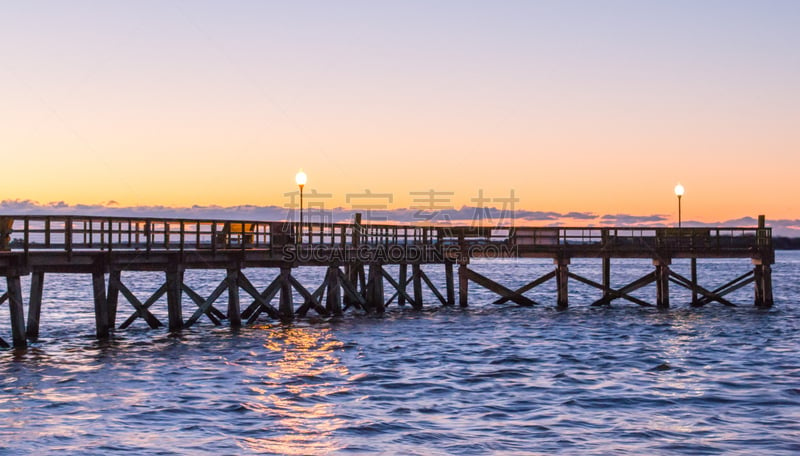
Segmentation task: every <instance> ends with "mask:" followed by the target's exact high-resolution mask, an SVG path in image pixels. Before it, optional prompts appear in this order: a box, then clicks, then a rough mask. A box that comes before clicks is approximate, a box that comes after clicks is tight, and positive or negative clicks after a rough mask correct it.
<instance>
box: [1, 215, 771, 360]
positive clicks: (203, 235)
mask: <svg viewBox="0 0 800 456" xmlns="http://www.w3.org/2000/svg"><path fill="white" fill-rule="evenodd" d="M486 257H488V258H500V257H518V258H551V259H552V260H553V264H554V268H553V270H552V271H551V272H548V273H547V274H545V275H543V276H541V277H538V278H535V279H534V280H532V281H531V282H529V283H528V284H527V285H525V286H523V287H520V288H517V289H511V288H508V287H506V286H504V285H502V284H501V283H498V282H497V281H495V280H493V279H492V278H489V277H486V276H484V275H481V274H479V273H478V272H476V271H474V270H473V269H470V267H469V265H470V260H471V259H472V258H486ZM572 258H597V259H600V260H601V267H602V283H598V282H595V281H593V280H590V279H587V278H585V277H582V276H580V275H578V274H575V273H573V272H572V271H570V269H569V265H570V260H571V259H572ZM614 258H644V259H650V260H652V264H653V268H652V270H649V271H647V272H645V273H643V275H642V276H641V277H640V278H638V279H636V280H634V281H632V282H631V283H629V284H627V285H625V286H622V287H619V288H612V287H611V259H614ZM679 258H689V259H691V273H690V275H689V277H685V276H683V275H681V274H678V273H676V272H675V271H674V270H672V269H671V268H670V265H671V263H672V260H674V259H679ZM705 258H743V259H749V260H751V263H752V265H753V269H752V271H749V272H748V273H746V274H743V275H741V276H738V277H735V278H732V279H731V280H730V281H729V282H727V283H726V284H725V285H723V286H719V287H716V288H714V289H707V288H705V287H703V286H701V285H700V284H698V281H697V277H698V276H697V260H698V259H705ZM772 264H774V249H773V245H772V231H771V229H770V228H768V227H766V226H765V224H764V217H763V216H761V217H760V218H759V226H758V227H749V228H722V227H719V228H646V227H605V228H597V227H557V228H555V227H553V228H550V227H548V228H534V227H473V226H418V225H395V224H365V223H362V222H361V217H360V215H358V214H357V215H356V217H355V220H354V221H353V223H339V224H320V223H303V224H298V223H289V222H264V221H247V220H244V221H228V220H191V219H161V218H158V219H157V218H125V217H83V216H23V215H20V216H16V215H7V216H0V275H2V276H3V277H5V278H6V283H7V290H6V291H5V292H4V293H2V294H0V304H2V303H6V302H7V303H8V306H9V308H10V317H11V318H10V320H11V322H10V323H11V324H10V332H11V339H12V343H13V345H14V346H15V347H23V346H26V344H27V341H28V340H35V339H36V338H37V337H38V335H39V320H40V315H41V312H42V295H43V289H44V285H45V276H46V274H51V273H75V274H91V276H92V284H93V296H94V313H95V322H96V334H97V337H98V338H107V337H109V336H110V334H111V332H112V330H113V329H115V328H116V329H119V330H121V329H124V328H126V327H128V326H129V325H130V324H131V323H133V322H134V321H135V320H137V319H139V318H141V319H143V320H144V321H145V322H146V323H147V324H148V325H149V326H150V327H151V328H158V327H161V326H166V327H167V328H168V329H169V330H170V331H179V330H181V329H183V328H187V327H190V326H192V325H193V324H195V323H196V322H197V321H198V320H199V319H201V318H207V319H209V320H210V321H211V322H213V323H214V324H215V325H220V324H222V321H223V320H227V322H228V324H229V325H231V326H233V327H236V326H241V325H242V324H245V323H252V322H254V321H256V319H258V318H260V317H261V316H262V315H263V314H266V315H268V316H269V317H270V318H273V319H276V320H280V321H284V322H288V321H291V320H293V319H294V318H297V317H303V316H305V315H307V314H308V312H309V311H313V312H315V313H317V314H319V315H323V316H328V315H334V316H336V315H342V314H343V313H345V312H346V311H348V310H358V311H363V312H377V313H380V312H383V311H384V310H385V308H386V306H388V305H391V304H392V303H394V302H396V303H397V304H398V305H406V304H408V305H410V306H411V307H412V308H414V309H422V307H423V285H424V286H426V287H427V288H428V289H429V290H430V291H431V292H432V293H433V294H434V296H435V297H436V300H437V303H436V305H442V306H461V307H466V306H467V305H468V303H469V284H470V282H472V283H473V284H475V285H478V286H480V287H484V288H486V289H488V290H491V291H492V292H494V293H496V294H497V300H496V301H495V302H496V303H503V302H508V301H511V302H514V303H516V304H517V305H520V306H534V305H536V304H537V303H536V302H535V301H533V300H532V299H530V298H529V297H527V296H525V293H526V292H528V291H530V290H532V289H534V288H536V287H538V286H540V285H542V284H544V283H545V282H548V281H550V280H555V281H556V289H557V292H556V296H555V298H556V305H557V307H558V308H560V309H566V308H567V307H568V306H569V282H570V280H573V281H577V282H581V283H583V284H586V285H589V286H591V287H594V288H596V289H597V290H598V298H597V300H596V301H595V302H594V303H593V304H592V305H596V306H601V305H609V304H610V303H611V302H612V301H614V300H617V299H624V300H627V301H630V302H633V303H635V304H638V305H640V306H655V307H657V308H661V309H665V308H668V307H669V306H670V294H669V284H670V282H671V283H673V284H676V285H677V286H680V287H683V288H686V289H688V290H690V291H691V294H692V300H691V305H692V306H703V305H705V304H709V303H711V302H718V303H721V304H723V305H726V306H733V305H735V304H734V303H732V302H730V301H729V300H727V299H726V298H725V296H726V295H728V294H729V293H731V292H733V291H736V290H738V289H741V288H742V287H744V286H747V285H749V284H754V294H755V296H754V303H755V305H756V306H758V307H770V306H771V305H772V304H773V298H772V279H771V265H772ZM386 265H397V266H398V276H397V277H394V276H392V275H391V274H389V273H388V272H387V269H386V268H384V266H386ZM300 266H315V267H324V268H326V272H325V276H324V280H323V282H322V283H321V284H318V285H317V286H316V287H315V288H313V289H312V288H307V285H305V284H302V283H301V282H300V281H299V280H298V279H297V278H296V277H295V276H294V275H293V274H292V272H293V270H294V269H295V268H298V267H300ZM409 267H410V274H409ZM433 267H443V268H444V273H445V285H444V287H437V286H435V284H434V283H433V282H432V281H431V280H430V278H429V277H428V274H427V273H426V272H425V271H426V270H430V268H433ZM254 268H269V269H274V270H275V272H276V277H275V279H274V280H273V281H272V282H271V283H270V284H269V285H268V286H267V287H266V288H265V289H263V290H259V289H257V288H256V287H255V286H254V285H253V284H252V283H251V282H250V280H249V279H248V278H247V276H246V274H245V271H246V270H247V269H254ZM188 269H214V270H224V271H226V276H225V278H224V279H223V280H222V281H221V282H220V283H219V285H218V286H217V287H216V288H215V289H214V291H213V292H212V293H211V294H210V295H209V296H207V297H204V296H201V295H200V294H198V293H197V292H195V291H194V290H193V289H192V288H191V285H190V284H188V283H186V282H185V281H184V271H186V270H188ZM128 271H159V272H163V273H164V283H163V285H161V287H159V288H158V289H157V290H156V292H155V293H153V295H152V296H150V297H149V298H148V299H146V300H144V301H142V300H140V299H139V298H137V297H136V296H135V295H134V294H133V293H132V292H131V291H130V289H129V288H128V287H127V286H126V285H125V281H124V279H125V277H124V276H123V272H128ZM28 275H29V276H30V293H29V294H28V300H27V319H26V316H25V301H24V299H23V290H22V287H21V281H20V279H21V277H23V276H28ZM652 283H655V285H656V296H655V303H651V302H647V301H645V300H643V299H640V298H637V297H635V296H633V295H632V293H633V292H634V291H636V290H638V289H640V288H642V287H645V286H647V285H650V284H652ZM387 286H388V287H391V288H390V290H393V295H392V296H391V297H390V298H389V299H387V298H386V293H385V291H386V289H385V287H387ZM409 287H410V290H409ZM440 288H442V289H441V290H440ZM295 291H296V292H297V294H299V295H300V296H301V297H302V302H298V303H295V302H294V300H293V295H294V292H295ZM223 294H227V305H226V307H225V308H224V309H220V308H218V307H217V306H216V305H215V304H217V301H218V299H219V298H220V297H221V296H222V295H223ZM165 295H166V298H167V299H166V301H167V315H168V321H167V323H166V325H164V323H162V322H161V321H160V320H159V319H158V318H156V316H155V315H154V314H153V313H152V312H151V311H150V308H151V306H153V305H154V304H155V303H156V302H158V301H159V300H160V299H161V298H162V297H163V296H165ZM456 295H457V298H458V299H456ZM120 296H122V298H123V299H124V302H127V303H129V304H130V306H131V307H132V309H130V310H131V311H132V313H131V314H130V316H128V317H127V318H126V319H125V320H122V322H121V323H120V318H118V317H119V315H118V313H119V312H121V310H122V309H120V306H119V303H120V302H123V301H122V300H121V299H120ZM243 296H244V297H246V298H247V302H246V304H247V305H246V306H243V305H242V302H241V299H242V297H243ZM185 298H188V301H189V303H188V304H189V305H188V306H185V304H187V302H185V301H187V300H186V299H185ZM186 307H188V309H187V308H186ZM26 320H27V321H26ZM118 324H119V326H117V325H118ZM0 343H1V344H3V345H5V346H8V345H9V344H8V343H7V342H5V341H4V340H2V339H0Z"/></svg>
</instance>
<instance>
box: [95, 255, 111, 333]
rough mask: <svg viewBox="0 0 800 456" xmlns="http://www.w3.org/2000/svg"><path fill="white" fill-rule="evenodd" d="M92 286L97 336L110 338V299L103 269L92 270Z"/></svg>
mask: <svg viewBox="0 0 800 456" xmlns="http://www.w3.org/2000/svg"><path fill="white" fill-rule="evenodd" d="M92 288H93V291H94V320H95V324H96V326H97V338H98V339H108V336H109V327H108V301H107V300H106V276H105V273H104V272H103V270H102V269H98V270H95V271H94V272H92Z"/></svg>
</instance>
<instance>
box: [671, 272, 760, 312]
mask: <svg viewBox="0 0 800 456" xmlns="http://www.w3.org/2000/svg"><path fill="white" fill-rule="evenodd" d="M751 275H752V272H748V273H746V274H743V275H741V276H739V277H737V278H735V279H733V280H731V281H730V282H728V283H726V284H725V285H722V286H721V287H718V288H716V289H715V290H713V291H709V290H706V289H705V288H703V287H701V286H700V285H692V282H691V280H689V279H687V278H686V277H684V276H682V275H680V274H678V273H677V272H675V271H670V276H671V277H672V278H674V279H675V280H673V282H674V283H676V284H678V285H681V286H682V287H684V288H687V289H689V290H692V287H694V289H695V290H697V292H698V293H700V294H701V295H703V299H700V300H698V303H697V305H695V307H697V306H702V305H705V304H708V303H710V302H711V301H717V302H719V303H721V304H724V305H726V306H728V307H736V304H734V303H732V302H730V301H728V300H727V299H724V298H723V296H725V295H726V294H729V293H731V292H734V291H736V290H738V289H740V288H742V287H743V286H745V285H748V284H750V283H752V282H753V280H754V278H753V277H751Z"/></svg>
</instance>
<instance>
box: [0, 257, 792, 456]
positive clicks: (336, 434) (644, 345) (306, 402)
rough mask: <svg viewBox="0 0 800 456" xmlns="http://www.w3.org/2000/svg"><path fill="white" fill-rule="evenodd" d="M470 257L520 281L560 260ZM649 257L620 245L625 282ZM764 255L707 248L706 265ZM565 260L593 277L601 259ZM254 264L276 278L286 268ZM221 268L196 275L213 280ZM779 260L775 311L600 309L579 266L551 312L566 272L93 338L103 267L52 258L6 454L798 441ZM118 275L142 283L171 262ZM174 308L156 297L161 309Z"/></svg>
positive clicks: (15, 364) (711, 278)
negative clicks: (96, 280)
mask: <svg viewBox="0 0 800 456" xmlns="http://www.w3.org/2000/svg"><path fill="white" fill-rule="evenodd" d="M473 266H474V268H475V269H476V270H477V271H479V272H481V273H484V274H486V275H487V276H489V277H492V278H494V279H496V280H498V281H500V282H501V283H504V284H506V285H507V286H509V287H513V286H519V285H523V284H524V283H525V282H526V281H530V280H532V279H533V278H535V277H538V275H537V274H543V273H544V272H546V271H548V270H551V269H552V264H550V263H548V262H537V261H523V260H514V261H499V260H494V261H485V262H476V264H474V265H473ZM651 267H652V266H651V265H649V263H648V262H641V261H633V260H631V261H620V262H614V263H613V266H612V269H613V274H614V285H615V286H620V285H623V284H624V283H627V282H630V281H632V280H634V279H636V278H637V277H639V276H640V275H643V274H644V273H646V272H649V271H650V268H651ZM674 267H675V268H676V269H677V270H679V271H685V270H688V263H686V264H683V263H680V262H678V263H676V264H675V265H674ZM750 267H751V266H750V265H749V262H747V261H744V262H742V261H722V260H719V261H701V262H700V272H701V273H702V275H701V280H700V282H701V284H706V285H709V286H717V285H721V284H723V283H725V282H726V281H727V280H730V279H733V278H735V277H736V276H738V275H739V274H740V273H741V272H743V271H747V270H748V269H749V268H750ZM429 270H430V271H429V274H430V275H431V278H432V279H433V280H434V281H435V282H436V283H442V282H443V277H442V275H441V273H439V272H437V271H436V270H435V269H434V268H429ZM571 270H572V271H574V272H577V273H579V274H581V275H585V276H587V277H589V278H591V279H593V280H596V281H599V276H600V270H601V268H600V264H599V262H597V261H589V260H587V261H574V262H573V264H572V265H571ZM245 273H246V274H247V275H248V277H250V279H251V280H253V281H254V282H256V283H257V285H258V286H259V287H260V288H262V289H263V287H265V286H266V284H267V283H268V281H269V280H270V279H271V278H272V277H273V276H274V275H275V272H274V271H251V270H246V271H245ZM222 275H223V274H221V273H214V272H191V273H187V278H186V280H187V283H189V284H190V285H191V286H192V287H193V288H195V289H196V290H197V291H198V292H200V293H201V294H204V295H206V296H207V295H208V294H210V292H211V291H212V290H213V289H214V288H215V287H216V285H217V284H218V283H219V281H220V280H222ZM298 276H300V277H301V281H302V282H304V283H306V284H308V285H312V284H314V283H320V282H319V281H320V280H321V278H320V271H319V270H313V269H309V270H302V271H299V272H298ZM773 278H774V281H775V296H776V306H775V307H774V308H773V309H771V310H769V311H759V310H756V309H754V308H753V307H752V306H751V303H752V293H753V292H752V287H746V289H744V290H741V292H737V293H735V294H733V295H731V299H732V300H733V301H734V302H737V303H741V304H743V305H741V306H739V307H736V308H727V307H724V306H721V305H719V304H712V305H710V306H707V307H705V308H702V309H690V308H688V307H687V306H686V305H685V304H684V303H685V302H687V300H688V295H687V294H686V293H685V292H679V291H678V290H676V288H677V286H676V285H672V291H673V294H672V302H673V308H672V309H671V310H669V311H666V312H660V311H657V310H655V309H652V308H639V307H638V306H636V305H635V304H631V303H626V302H625V301H615V304H614V306H613V307H611V308H591V307H589V306H588V305H587V304H588V303H591V302H592V300H593V299H596V298H597V297H598V292H597V291H596V290H593V289H591V288H589V287H584V286H583V285H581V284H577V283H575V282H570V286H571V293H572V294H571V300H572V301H571V307H570V309H569V310H568V311H565V312H557V311H555V309H554V307H553V305H554V300H555V294H554V286H553V285H548V286H545V287H543V288H541V289H537V290H535V291H534V292H532V293H531V294H530V295H529V296H530V297H531V298H532V299H534V300H537V301H539V302H541V303H542V306H540V307H536V308H518V307H515V306H513V305H508V306H495V305H492V304H490V302H491V300H492V298H493V297H492V296H491V295H490V294H489V293H487V292H483V291H481V290H479V289H477V287H476V286H474V285H471V292H472V294H471V295H470V297H471V300H472V301H471V304H472V306H471V307H470V308H469V309H467V310H461V309H439V310H433V309H432V308H431V309H429V310H426V311H423V312H413V311H411V310H410V309H405V310H401V309H399V308H397V307H395V306H394V305H393V306H392V307H391V308H392V309H394V310H391V311H390V312H388V313H387V314H386V315H385V316H381V317H378V316H359V315H356V314H349V315H348V316H346V317H345V318H343V319H339V320H323V319H316V320H313V319H312V320H306V321H301V322H298V323H296V324H294V325H291V326H282V325H279V324H275V323H274V322H270V321H267V320H264V321H262V322H261V323H260V324H258V325H255V326H250V327H246V328H243V329H241V330H239V331H232V330H230V329H229V328H227V327H219V328H215V327H213V326H212V325H211V324H210V323H209V322H208V321H207V320H203V321H202V324H201V325H199V326H197V327H194V328H192V329H191V330H188V331H184V332H182V333H181V334H180V335H172V336H171V335H168V334H166V332H165V331H164V330H163V329H159V330H149V329H147V327H146V325H145V324H144V322H142V321H141V320H138V321H137V322H136V323H135V324H134V325H133V326H131V328H129V329H128V330H126V331H121V332H118V333H117V334H116V335H115V337H114V338H113V340H112V341H110V342H98V341H96V340H94V338H93V337H92V333H93V330H94V329H93V321H94V320H93V318H94V317H93V314H92V310H91V309H92V300H91V295H90V290H91V286H90V282H89V279H88V278H87V277H84V276H69V275H52V276H47V277H46V282H45V301H44V302H45V307H44V313H43V316H42V338H41V339H40V341H39V342H37V343H36V344H34V345H33V346H31V347H29V348H28V349H27V350H24V351H4V352H0V454H15V455H26V454H35V455H47V454H58V455H72V454H75V455H78V454H81V455H85V454H98V455H100V454H102V455H108V454H136V455H141V454H164V455H168V454H200V455H204V454H209V455H211V454H213V455H226V454H362V453H366V454H372V453H384V454H412V455H413V454H419V455H435V454H526V455H527V454H547V455H550V454H553V453H560V454H620V455H622V454H636V455H639V454H726V455H727V454H743V455H744V454H747V455H751V454H771V455H780V454H785V455H789V454H798V453H800V424H798V423H800V361H799V360H800V358H798V356H797V352H798V348H800V344H799V343H798V339H797V333H798V329H800V302H798V301H799V300H798V297H799V296H800V285H799V284H800V253H796V252H778V263H777V264H776V265H775V268H774V274H773ZM123 280H124V281H125V282H126V283H127V284H129V285H130V286H131V288H132V289H133V291H134V293H136V294H137V296H139V297H140V299H142V300H144V299H146V298H147V297H148V296H149V294H148V293H152V291H153V290H155V289H156V288H157V287H158V286H159V285H160V282H159V281H161V280H163V277H162V276H161V275H158V274H150V273H141V274H123ZM548 287H549V288H548ZM387 290H388V285H387ZM637 296H640V297H642V298H643V299H646V300H648V301H650V302H652V301H653V300H654V298H653V297H654V296H655V291H654V290H653V289H652V288H647V289H644V290H641V291H640V292H639V293H637ZM426 299H428V301H427V302H429V303H432V302H433V299H435V298H434V297H433V295H428V296H427V297H426ZM224 302H225V301H224V296H223V298H222V301H221V303H224ZM243 302H245V303H249V301H244V300H243ZM184 306H185V309H189V306H190V304H189V303H188V300H186V301H184ZM165 308H166V305H165V304H164V303H163V301H160V302H159V303H156V304H155V305H154V307H153V309H154V313H155V314H156V316H157V317H158V318H159V319H161V320H162V321H165V322H166V310H165ZM121 309H125V311H124V312H122V311H121V315H120V317H119V318H120V319H123V318H125V317H127V315H128V313H129V312H131V311H132V310H133V309H132V307H123V306H121ZM0 310H2V311H1V312H0V322H2V325H0V329H2V330H3V331H5V332H4V333H3V334H4V335H6V334H7V331H8V330H7V322H8V313H7V312H8V310H7V306H3V308H2V309H0ZM185 312H188V310H185ZM6 338H7V337H6Z"/></svg>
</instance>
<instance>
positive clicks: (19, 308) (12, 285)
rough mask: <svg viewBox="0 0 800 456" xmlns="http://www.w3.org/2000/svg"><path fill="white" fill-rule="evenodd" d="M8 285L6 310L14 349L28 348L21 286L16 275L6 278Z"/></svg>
mask: <svg viewBox="0 0 800 456" xmlns="http://www.w3.org/2000/svg"><path fill="white" fill-rule="evenodd" d="M6 283H7V285H8V309H9V313H10V314H11V337H12V339H13V342H14V347H16V348H23V347H27V346H28V341H27V340H26V339H25V315H24V311H23V305H22V285H21V284H20V278H19V275H18V274H13V275H9V276H8V277H6Z"/></svg>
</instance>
